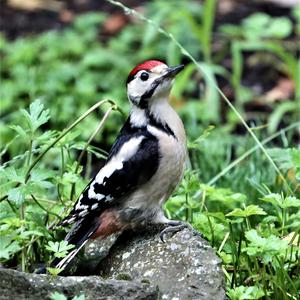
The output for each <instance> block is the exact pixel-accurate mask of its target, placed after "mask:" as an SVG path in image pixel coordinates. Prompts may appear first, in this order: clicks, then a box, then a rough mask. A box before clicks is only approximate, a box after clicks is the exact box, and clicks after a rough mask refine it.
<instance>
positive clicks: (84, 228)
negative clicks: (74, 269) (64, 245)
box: [51, 218, 100, 270]
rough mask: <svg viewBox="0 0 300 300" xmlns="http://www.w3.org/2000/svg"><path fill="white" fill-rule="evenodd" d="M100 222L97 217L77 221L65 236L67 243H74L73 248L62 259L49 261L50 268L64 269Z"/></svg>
mask: <svg viewBox="0 0 300 300" xmlns="http://www.w3.org/2000/svg"><path fill="white" fill-rule="evenodd" d="M99 225H100V222H99V218H94V219H92V220H90V219H83V220H79V221H77V222H76V223H75V224H74V225H73V227H72V229H71V231H70V232H69V233H68V234H67V236H66V237H65V240H66V241H67V242H68V243H69V244H73V245H75V249H73V250H72V251H71V252H70V253H69V254H68V255H67V256H66V257H64V258H63V259H54V261H53V262H52V263H51V267H52V268H59V269H62V270H64V269H65V268H66V267H67V266H68V265H69V263H70V262H71V261H72V260H73V258H74V257H75V255H76V254H77V253H78V252H79V251H80V250H81V249H82V248H83V247H84V245H85V244H86V243H87V241H88V240H89V238H90V237H91V236H92V235H93V233H94V232H95V231H96V230H97V228H98V227H99Z"/></svg>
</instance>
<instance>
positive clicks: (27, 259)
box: [0, 0, 300, 300]
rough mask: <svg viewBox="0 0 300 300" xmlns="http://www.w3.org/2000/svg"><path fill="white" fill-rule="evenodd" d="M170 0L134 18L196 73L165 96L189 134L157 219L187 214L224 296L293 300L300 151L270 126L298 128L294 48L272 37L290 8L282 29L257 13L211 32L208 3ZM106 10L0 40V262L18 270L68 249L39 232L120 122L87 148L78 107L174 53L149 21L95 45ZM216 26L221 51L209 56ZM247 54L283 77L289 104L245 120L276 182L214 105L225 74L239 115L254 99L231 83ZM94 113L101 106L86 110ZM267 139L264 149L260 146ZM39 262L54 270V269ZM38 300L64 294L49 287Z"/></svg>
mask: <svg viewBox="0 0 300 300" xmlns="http://www.w3.org/2000/svg"><path fill="white" fill-rule="evenodd" d="M172 3H173V4H174V5H169V3H168V1H158V0H157V1H150V2H149V4H147V5H146V8H145V14H146V16H147V17H149V18H150V19H151V20H153V21H154V22H155V23H156V24H157V25H159V26H162V27H163V28H165V29H166V30H167V32H169V33H171V34H172V35H173V36H174V37H176V39H178V41H179V42H180V44H182V45H184V47H186V50H187V51H188V52H189V53H191V54H192V56H193V57H194V58H195V60H196V61H198V62H199V61H200V62H201V63H200V64H199V66H200V67H201V69H202V70H203V72H204V73H203V74H200V73H199V72H198V68H197V66H196V65H195V64H188V63H187V64H186V68H185V70H184V71H183V72H182V74H180V75H179V76H178V77H177V78H176V82H175V86H174V89H173V91H172V95H173V96H172V101H173V104H174V105H175V106H177V108H178V110H179V112H180V115H181V117H182V119H183V121H184V124H185V128H186V130H187V133H188V148H189V162H188V170H187V171H186V173H185V176H184V179H183V181H182V183H181V185H180V186H179V187H178V189H177V191H176V193H175V194H174V195H173V196H172V197H171V199H170V200H169V201H168V202H167V203H166V204H165V211H166V214H167V215H168V217H169V218H173V219H181V220H187V221H189V222H190V223H191V224H192V225H193V226H194V227H195V228H196V229H197V230H199V231H200V232H201V233H202V234H203V235H204V237H205V238H206V239H208V240H209V242H210V244H211V245H212V246H213V247H214V248H215V249H216V251H217V253H218V255H219V256H220V257H221V258H222V260H223V270H224V273H225V276H226V281H227V295H228V297H230V299H260V298H263V297H264V298H272V297H273V298H275V299H284V300H285V299H297V293H298V291H299V289H300V279H299V275H298V274H299V273H300V269H299V253H300V249H299V243H300V242H299V241H300V239H299V228H300V213H299V211H300V210H299V207H300V200H299V197H300V196H299V180H300V148H299V147H296V146H295V145H294V144H293V143H294V141H295V135H297V131H295V130H294V131H293V132H292V129H295V128H296V127H297V123H294V124H293V127H292V126H289V127H288V128H287V129H283V130H281V131H280V132H279V131H278V132H276V130H277V128H278V127H279V126H281V124H287V125H289V124H291V123H292V122H293V121H295V122H299V117H298V115H299V114H298V112H299V107H300V105H299V99H300V86H299V78H300V75H299V68H298V64H297V59H296V55H295V53H296V50H294V48H292V50H290V49H288V47H287V46H286V45H290V44H292V41H289V43H287V44H286V43H285V41H286V40H288V39H289V38H290V36H291V34H292V32H293V33H294V34H296V35H299V32H300V31H299V9H297V8H296V9H294V11H293V16H294V18H295V20H296V21H297V20H298V21H297V22H298V23H297V24H296V28H295V30H293V28H292V25H293V24H292V23H291V20H290V19H289V18H287V17H280V18H277V17H275V18H272V17H270V16H268V15H266V14H262V13H257V14H253V15H250V16H249V17H248V18H246V19H244V20H243V21H242V22H241V24H240V25H231V24H227V25H223V26H217V28H216V27H215V26H214V25H215V24H214V19H215V9H216V3H217V1H215V0H206V1H205V3H204V5H201V4H200V3H199V2H197V1H181V0H174V1H173V2H172ZM174 6H176V10H174ZM127 13H130V11H127ZM106 18H107V16H106V15H105V14H103V13H100V14H99V13H92V14H85V15H81V16H79V17H78V18H76V20H75V21H74V23H73V24H72V25H71V26H70V27H68V28H65V29H63V30H61V31H49V32H45V33H43V34H41V35H38V36H31V37H21V38H18V39H17V40H15V41H9V40H7V39H6V38H4V37H2V36H1V37H0V52H1V57H2V58H3V64H2V65H1V72H0V73H1V91H0V97H1V114H2V115H3V117H2V119H1V121H0V139H1V150H0V159H1V162H2V165H1V167H0V198H1V202H0V261H1V264H3V265H5V266H8V267H18V266H21V267H22V268H23V270H30V269H31V266H33V265H34V264H35V263H39V262H42V261H43V262H44V261H46V262H50V261H51V259H52V258H53V256H54V257H64V256H65V255H67V253H68V251H70V250H71V249H72V247H73V246H72V245H68V244H67V243H66V242H64V241H62V242H58V241H60V240H61V239H62V237H63V236H64V234H65V232H64V229H61V228H56V229H55V230H53V229H51V230H50V228H53V226H54V225H55V224H56V223H57V222H58V221H59V220H60V219H61V218H62V217H63V216H64V215H65V213H66V211H67V210H68V209H69V208H71V206H72V205H73V203H74V200H75V199H76V197H78V195H79V193H80V192H81V191H82V190H83V189H84V187H85V185H86V184H87V182H88V181H89V179H90V177H91V176H92V173H93V172H94V171H95V170H94V169H93V168H94V167H93V164H94V162H95V161H96V160H97V161H99V160H100V162H101V160H103V159H105V157H106V156H107V152H106V151H104V150H103V149H102V148H99V145H101V146H103V147H104V148H105V149H108V148H109V146H110V145H111V143H112V141H113V140H114V138H115V136H116V132H117V131H118V130H119V129H120V126H121V123H122V122H123V121H124V119H123V118H122V117H120V115H117V114H113V115H111V117H110V118H109V119H107V120H106V122H105V128H104V131H103V132H102V134H97V135H96V138H95V141H94V142H93V143H92V144H89V143H87V142H86V141H87V140H88V139H89V137H90V136H91V135H92V133H93V131H94V128H96V127H97V124H98V123H99V121H100V120H99V119H100V118H99V116H96V115H95V114H90V113H91V112H92V111H94V110H95V109H96V108H93V109H92V111H89V112H88V113H85V112H86V111H87V109H88V108H89V107H91V106H92V105H93V104H94V103H95V102H96V101H97V100H99V99H104V98H110V99H114V100H116V101H117V104H118V105H119V106H120V107H122V109H124V110H125V111H128V109H129V106H128V102H127V100H126V95H125V85H124V83H125V78H126V75H127V74H128V71H129V69H130V68H131V66H133V65H134V64H135V63H137V62H139V61H141V60H144V59H147V58H150V57H157V58H161V59H166V60H167V63H168V64H171V65H174V64H178V63H180V62H181V61H182V60H183V58H184V55H185V54H184V51H180V49H178V47H177V46H176V44H175V43H174V40H172V39H165V38H164V37H163V36H162V35H161V34H160V31H159V30H158V29H157V28H155V27H153V26H152V25H151V24H148V23H145V24H139V26H137V25H136V24H135V23H132V24H129V25H127V26H126V27H125V28H124V29H123V30H122V31H121V32H120V33H118V34H116V35H115V36H111V37H109V39H107V37H105V35H104V34H103V33H102V31H101V28H102V26H103V24H104V22H105V20H106ZM179 24H180V26H179ZM262 27H263V28H264V30H261V28H262ZM99 28H100V29H99ZM215 34H218V36H217V37H218V41H219V43H220V45H221V46H222V47H216V49H217V50H215V49H214V47H213V43H214V39H215V36H214V35H215ZM132 49H135V50H134V51H133V50H132ZM133 52H134V55H133ZM246 52H247V55H250V56H251V59H253V58H254V59H257V58H258V60H260V59H262V57H261V56H260V55H262V54H263V55H265V56H264V57H263V59H264V60H265V58H267V59H266V60H265V61H266V64H268V65H269V66H271V67H272V68H274V69H275V70H276V71H277V72H279V73H280V74H283V75H284V76H286V77H288V78H290V80H292V82H293V84H294V85H295V94H294V98H293V99H285V100H284V101H281V102H278V103H276V104H275V105H274V107H275V108H274V110H273V112H272V113H271V114H269V113H265V112H261V113H260V114H259V116H257V117H256V118H255V122H256V123H257V124H258V126H257V127H255V128H252V129H251V130H253V131H254V130H255V132H256V135H257V136H258V138H259V139H260V140H262V141H263V143H264V146H265V145H266V144H267V143H269V144H267V146H265V147H267V148H266V150H267V153H268V154H269V155H270V157H271V158H272V159H273V160H274V162H275V163H276V164H277V165H278V167H279V169H280V171H281V172H282V174H283V176H284V178H285V179H286V181H287V184H288V185H289V188H287V187H286V185H284V184H283V182H282V178H281V177H280V176H279V175H278V174H277V173H276V172H275V171H274V169H273V167H272V166H271V165H270V164H269V162H268V161H267V160H266V159H265V157H264V156H263V155H262V153H261V152H260V151H258V150H257V149H258V147H257V144H255V143H254V141H253V140H252V138H251V137H249V136H248V135H245V134H240V132H239V130H237V124H238V119H237V117H236V115H235V114H233V113H232V112H231V111H229V110H228V109H226V108H224V105H223V104H222V102H221V99H222V97H220V95H219V93H218V92H217V90H216V88H215V86H216V85H217V83H218V82H219V80H220V78H221V80H225V81H226V82H228V84H229V85H230V86H232V87H233V94H234V95H233V99H232V100H233V103H234V105H235V107H236V108H237V109H238V110H239V111H240V112H241V113H242V114H243V115H244V116H245V115H246V111H245V107H246V104H248V103H250V101H252V100H253V99H256V98H257V97H259V96H260V95H258V94H256V91H254V90H253V89H249V88H248V87H247V86H244V85H243V76H244V75H243V73H244V65H245V61H246V60H245V53H246ZM224 57H228V58H229V60H230V61H232V69H230V68H227V67H226V68H225V66H224V64H223V59H224ZM34 99H37V100H35V101H34ZM107 104H109V105H110V106H114V104H113V103H109V102H106V104H105V105H107ZM97 107H100V104H99V105H98V106H97ZM103 107H104V108H103ZM45 108H46V109H45ZM114 108H115V106H114ZM106 109H107V106H104V105H103V106H102V105H101V109H100V111H99V114H101V115H102V114H103V111H104V110H106ZM88 115H89V117H88V118H85V117H86V116H88ZM78 117H79V119H77V118H78ZM76 119H77V121H75V122H74V123H72V125H70V126H69V127H67V125H68V124H69V123H71V122H73V121H74V120H76ZM83 119H85V120H83ZM266 123H267V125H265V124H266ZM77 124H79V125H77ZM259 125H263V126H262V127H259ZM75 126H77V127H75ZM265 127H266V128H265ZM298 127H299V123H298ZM268 133H274V134H273V135H272V136H271V137H268V136H267V134H268ZM298 133H299V131H298ZM274 138H276V143H273V142H270V141H272V139H274ZM84 153H85V155H84V159H83V160H82V162H81V161H79V162H78V157H81V156H82V155H81V154H84ZM97 168H98V167H97ZM82 173H83V176H82ZM53 241H56V242H53ZM47 269H48V271H49V273H51V274H52V275H54V276H56V275H58V274H59V273H60V272H61V270H60V269H55V268H47ZM51 298H52V299H66V297H65V296H64V295H62V294H59V293H57V292H55V293H53V294H52V295H51ZM73 299H77V300H79V299H81V300H82V299H84V296H79V297H74V298H73Z"/></svg>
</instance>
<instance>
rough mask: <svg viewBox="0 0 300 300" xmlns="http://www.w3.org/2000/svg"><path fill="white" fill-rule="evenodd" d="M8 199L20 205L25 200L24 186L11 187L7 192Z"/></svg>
mask: <svg viewBox="0 0 300 300" xmlns="http://www.w3.org/2000/svg"><path fill="white" fill-rule="evenodd" d="M8 200H10V201H12V202H13V203H15V204H16V205H17V206H20V205H21V204H22V203H23V202H24V200H25V192H24V186H19V187H16V188H13V189H11V190H10V191H9V192H8Z"/></svg>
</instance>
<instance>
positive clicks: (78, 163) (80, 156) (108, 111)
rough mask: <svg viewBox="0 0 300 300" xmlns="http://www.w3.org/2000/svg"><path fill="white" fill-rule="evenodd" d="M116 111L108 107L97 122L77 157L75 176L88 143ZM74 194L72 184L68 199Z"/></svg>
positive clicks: (73, 185)
mask: <svg viewBox="0 0 300 300" xmlns="http://www.w3.org/2000/svg"><path fill="white" fill-rule="evenodd" d="M114 109H116V107H114V106H112V107H110V108H109V109H108V110H107V111H106V112H105V114H104V116H103V118H102V119H101V121H100V122H99V124H98V126H97V128H96V129H95V131H94V132H93V134H92V135H91V136H90V138H89V140H88V141H87V142H86V144H85V146H84V148H83V149H82V151H81V153H80V155H79V157H78V160H77V165H76V169H75V174H77V172H78V170H79V167H80V163H81V160H82V158H83V155H84V153H85V152H86V150H87V148H88V146H89V145H90V143H91V142H92V140H93V139H94V138H95V136H96V135H97V134H98V132H99V131H100V130H101V129H102V127H103V125H104V123H105V121H106V120H107V118H108V117H109V115H110V113H111V112H112V111H113V110H114ZM74 193H75V183H73V184H72V187H71V194H70V199H71V200H72V199H73V195H74Z"/></svg>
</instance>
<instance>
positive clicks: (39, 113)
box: [21, 99, 50, 133]
mask: <svg viewBox="0 0 300 300" xmlns="http://www.w3.org/2000/svg"><path fill="white" fill-rule="evenodd" d="M21 113H22V115H23V116H24V117H25V119H26V120H27V124H28V127H29V128H30V130H31V132H32V133H34V132H35V131H36V130H37V129H38V128H39V127H40V126H41V125H43V124H45V123H46V122H48V120H49V118H50V115H49V110H48V109H47V110H44V105H43V104H42V103H41V101H40V100H39V99H38V100H36V101H34V102H32V103H31V104H30V106H29V113H28V111H27V110H25V109H21Z"/></svg>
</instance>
